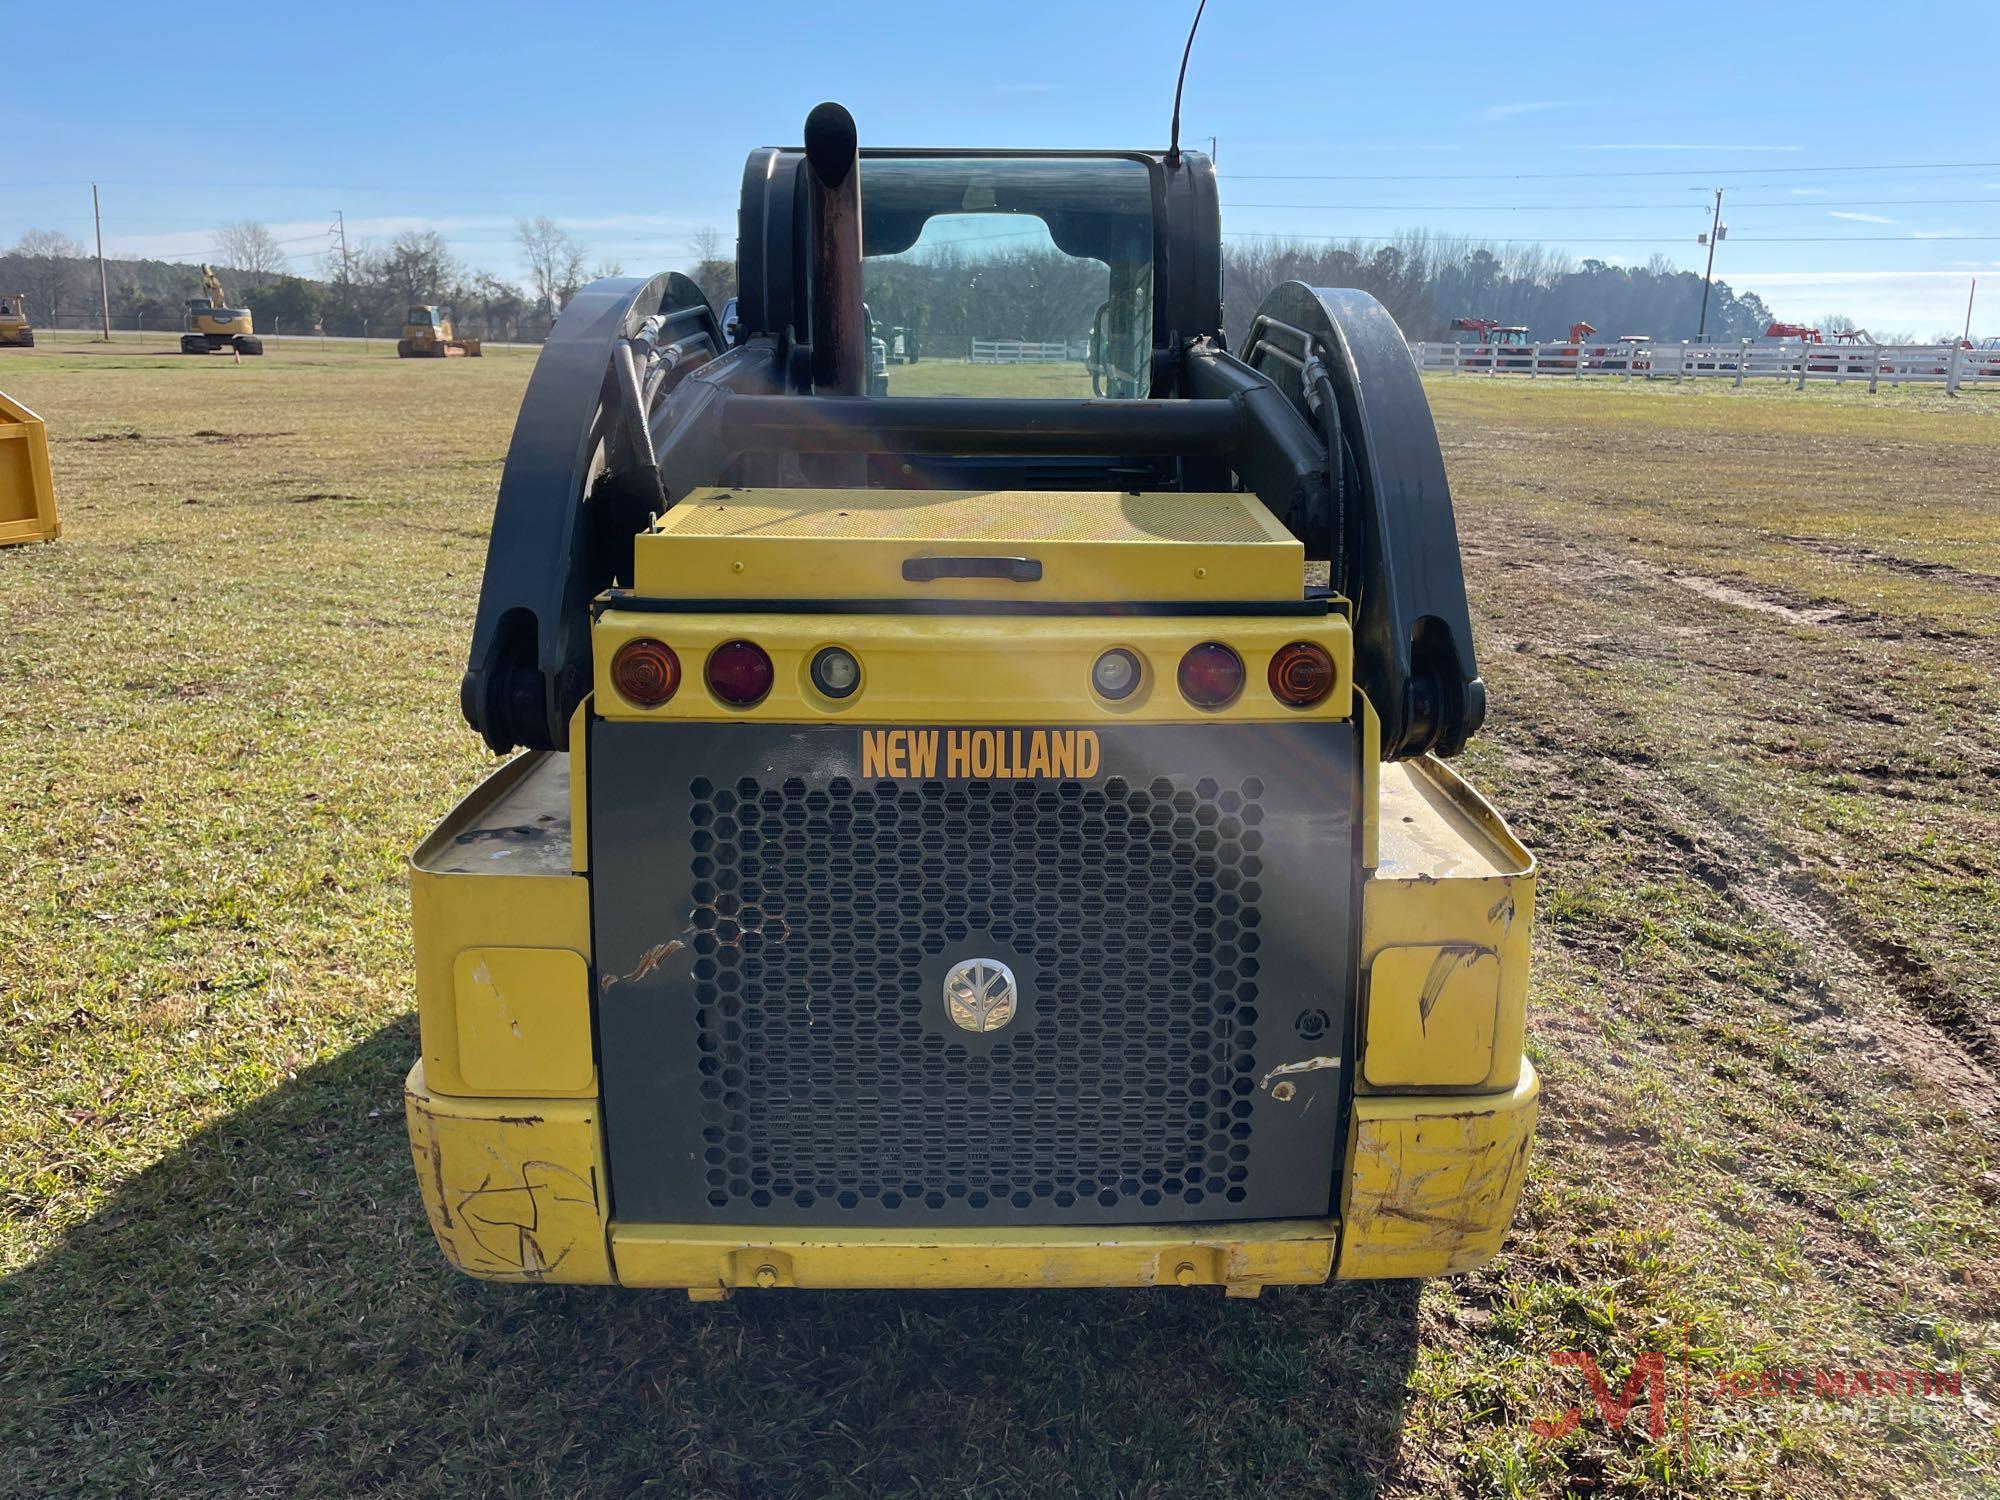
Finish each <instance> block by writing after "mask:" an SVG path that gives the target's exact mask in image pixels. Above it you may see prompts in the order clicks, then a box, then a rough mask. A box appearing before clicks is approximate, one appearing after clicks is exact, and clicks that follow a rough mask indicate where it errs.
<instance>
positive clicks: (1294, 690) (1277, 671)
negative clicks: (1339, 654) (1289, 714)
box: [1271, 641, 1334, 708]
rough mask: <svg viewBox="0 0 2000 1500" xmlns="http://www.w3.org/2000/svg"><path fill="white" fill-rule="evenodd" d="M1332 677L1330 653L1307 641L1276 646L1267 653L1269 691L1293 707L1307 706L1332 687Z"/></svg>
mask: <svg viewBox="0 0 2000 1500" xmlns="http://www.w3.org/2000/svg"><path fill="white" fill-rule="evenodd" d="M1333 679H1334V670H1333V657H1332V656H1331V655H1329V654H1328V653H1327V649H1326V647H1324V646H1316V645H1314V644H1313V643H1312V642H1311V641H1293V642H1292V643H1291V645H1289V646H1280V647H1279V648H1278V649H1277V651H1276V652H1275V653H1274V654H1273V655H1272V657H1271V691H1272V693H1273V694H1275V695H1276V696H1277V699H1278V701H1279V702H1281V703H1289V704H1291V705H1292V707H1294V708H1311V707H1312V706H1313V705H1314V704H1315V703H1317V702H1319V701H1320V699H1322V698H1324V697H1325V696H1326V695H1327V694H1328V693H1330V692H1332V691H1333Z"/></svg>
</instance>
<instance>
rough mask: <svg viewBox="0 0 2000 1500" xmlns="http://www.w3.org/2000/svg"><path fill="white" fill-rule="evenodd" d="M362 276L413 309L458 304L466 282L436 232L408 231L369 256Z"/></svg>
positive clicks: (423, 230) (459, 268) (447, 247)
mask: <svg viewBox="0 0 2000 1500" xmlns="http://www.w3.org/2000/svg"><path fill="white" fill-rule="evenodd" d="M363 274H364V275H365V276H366V277H367V279H368V280H369V281H370V282H372V283H373V284H374V285H375V286H377V287H379V288H381V289H382V290H383V291H385V292H387V293H388V294H389V296H390V298H391V300H393V301H395V302H400V303H406V304H410V305H413V306H431V305H433V304H449V303H451V302H454V301H456V300H457V296H458V288H459V285H460V283H461V282H463V281H464V279H465V269H464V267H462V266H460V265H459V263H458V262H457V261H456V260H454V259H452V255H451V249H450V247H449V246H447V245H446V244H445V242H444V236H443V235H441V234H439V233H438V232H437V231H436V230H435V229H411V230H405V231H404V232H403V233H402V234H399V235H397V236H396V237H395V238H394V239H393V240H391V241H389V248H388V249H387V250H384V251H382V252H381V253H380V254H379V255H370V256H369V257H368V259H367V261H366V263H365V268H364V271H363Z"/></svg>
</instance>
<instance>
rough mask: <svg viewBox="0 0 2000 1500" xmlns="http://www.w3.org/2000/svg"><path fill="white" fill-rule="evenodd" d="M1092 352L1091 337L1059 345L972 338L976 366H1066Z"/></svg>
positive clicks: (1018, 340) (973, 360)
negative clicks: (1090, 347) (1090, 346)
mask: <svg viewBox="0 0 2000 1500" xmlns="http://www.w3.org/2000/svg"><path fill="white" fill-rule="evenodd" d="M1089 352H1090V349H1089V340H1088V339H1071V340H1069V341H1068V342H1067V343H1057V344H1031V343H1027V342H1024V341H1023V340H1021V339H974V340H973V341H972V363H973V364H975V365H1066V364H1073V363H1075V362H1077V361H1079V360H1081V359H1083V358H1084V357H1085V355H1087V354H1088V353H1089Z"/></svg>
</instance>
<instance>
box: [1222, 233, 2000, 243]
mask: <svg viewBox="0 0 2000 1500" xmlns="http://www.w3.org/2000/svg"><path fill="white" fill-rule="evenodd" d="M1430 233H1431V234H1432V235H1433V236H1434V237H1436V238H1438V239H1465V240H1471V241H1473V242H1474V243H1476V244H1481V245H1550V246H1557V245H1681V244H1685V243H1687V240H1686V236H1684V235H1672V236H1668V237H1664V238H1653V239H1600V238H1598V237H1597V236H1596V235H1571V236H1569V237H1567V238H1551V237H1549V236H1546V235H1544V236H1542V237H1541V238H1539V239H1493V238H1489V237H1488V236H1486V235H1483V234H1460V233H1456V232H1452V231H1443V232H1440V231H1437V230H1432V231H1430ZM1222 234H1223V237H1224V238H1225V239H1236V240H1245V239H1248V240H1328V241H1338V240H1361V241H1364V242H1366V243H1369V244H1391V243H1394V241H1392V240H1388V239H1384V238H1383V237H1382V236H1381V235H1379V234H1374V235H1369V234H1364V235H1354V234H1346V233H1343V232H1341V231H1339V230H1325V229H1282V230H1263V229H1259V230H1248V229H1225V230H1223V231H1222ZM1733 238H1734V240H1735V241H1736V243H1737V244H1739V245H1872V244H1897V245H1941V244H1950V243H1961V244H1963V243H1968V242H1970V243H1976V244H1984V243H1989V242H2000V234H1805V235H1764V234H1759V235H1736V236H1733Z"/></svg>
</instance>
